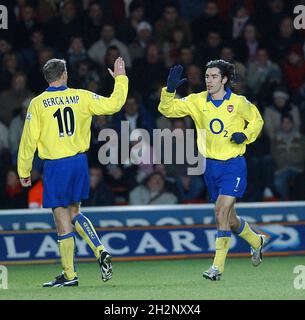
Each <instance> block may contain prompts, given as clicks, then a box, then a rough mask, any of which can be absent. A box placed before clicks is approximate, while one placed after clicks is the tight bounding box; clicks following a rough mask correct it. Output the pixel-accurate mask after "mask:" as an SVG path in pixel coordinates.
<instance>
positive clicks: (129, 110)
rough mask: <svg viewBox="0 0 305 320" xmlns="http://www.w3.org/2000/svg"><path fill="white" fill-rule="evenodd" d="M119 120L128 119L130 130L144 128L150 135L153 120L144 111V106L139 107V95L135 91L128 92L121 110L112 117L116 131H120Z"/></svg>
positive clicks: (153, 126)
mask: <svg viewBox="0 0 305 320" xmlns="http://www.w3.org/2000/svg"><path fill="white" fill-rule="evenodd" d="M121 121H128V124H129V128H130V132H131V131H133V130H135V129H139V128H144V129H146V130H147V131H148V132H149V134H150V135H151V136H152V133H153V129H154V128H155V122H154V120H153V118H152V117H150V115H149V113H147V112H145V109H144V107H142V108H141V101H140V96H139V94H138V93H136V92H129V93H128V96H127V99H126V103H125V105H124V107H123V108H122V110H121V111H120V112H118V113H116V114H115V115H114V117H113V122H114V124H115V127H116V130H117V132H121Z"/></svg>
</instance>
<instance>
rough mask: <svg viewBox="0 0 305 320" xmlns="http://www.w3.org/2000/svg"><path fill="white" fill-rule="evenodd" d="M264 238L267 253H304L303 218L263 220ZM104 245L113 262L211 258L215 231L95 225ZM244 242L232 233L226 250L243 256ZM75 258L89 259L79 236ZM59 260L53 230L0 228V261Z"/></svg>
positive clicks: (245, 251)
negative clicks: (4, 229)
mask: <svg viewBox="0 0 305 320" xmlns="http://www.w3.org/2000/svg"><path fill="white" fill-rule="evenodd" d="M258 227H259V229H261V230H262V231H263V232H264V233H266V234H267V235H268V236H269V241H268V243H267V245H266V247H265V253H266V254H267V255H283V254H305V237H304V234H305V222H301V223H280V224H263V225H259V226H258ZM97 233H98V235H99V236H100V237H101V239H102V241H103V243H104V245H105V246H106V248H107V249H108V250H109V251H110V252H111V253H112V254H113V256H114V258H115V259H117V260H141V259H170V258H185V257H205V256H212V255H213V254H214V252H215V236H216V229H215V226H213V225H193V226H168V227H137V228H103V229H102V228H99V229H98V230H97ZM249 249H250V248H249V245H248V244H247V243H246V242H245V241H244V240H243V239H241V238H239V237H238V236H236V235H234V234H233V235H232V240H231V248H230V254H231V255H237V256H243V255H247V256H248V255H249ZM76 257H77V258H78V260H80V261H81V260H83V261H88V260H94V258H93V255H92V253H91V251H90V248H89V247H88V245H87V244H86V243H85V242H84V240H82V239H80V238H78V237H77V239H76ZM58 258H59V253H58V245H57V235H56V232H55V231H54V230H44V231H42V230H41V231H1V232H0V264H12V263H26V262H31V263H32V262H51V261H53V260H57V259H58Z"/></svg>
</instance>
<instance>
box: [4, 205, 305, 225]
mask: <svg viewBox="0 0 305 320" xmlns="http://www.w3.org/2000/svg"><path fill="white" fill-rule="evenodd" d="M213 208H214V206H213V205H212V204H202V205H201V204H200V205H158V206H119V207H92V208H83V209H82V211H83V213H85V214H86V215H88V217H89V218H90V219H91V221H92V223H93V225H94V226H95V227H135V226H166V225H167V226H170V225H194V224H211V223H215V222H214V212H213ZM236 209H237V213H238V214H239V215H240V216H241V217H243V218H244V219H246V220H247V221H248V222H251V223H260V222H283V221H286V222H296V221H305V202H304V201H303V202H274V203H240V204H237V206H236ZM53 228H55V225H54V220H53V216H52V213H51V210H46V209H35V210H30V209H24V210H0V230H38V229H53Z"/></svg>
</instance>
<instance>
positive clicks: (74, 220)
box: [18, 58, 128, 287]
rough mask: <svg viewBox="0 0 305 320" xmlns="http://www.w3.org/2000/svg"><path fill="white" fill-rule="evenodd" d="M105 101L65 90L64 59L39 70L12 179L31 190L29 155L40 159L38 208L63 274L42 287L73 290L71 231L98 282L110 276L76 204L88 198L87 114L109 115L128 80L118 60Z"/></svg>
mask: <svg viewBox="0 0 305 320" xmlns="http://www.w3.org/2000/svg"><path fill="white" fill-rule="evenodd" d="M109 72H110V74H111V75H112V76H113V78H114V80H115V84H114V89H113V93H112V94H111V96H110V97H109V98H105V97H102V96H99V95H97V94H95V93H92V92H90V91H87V90H81V89H71V88H68V87H67V79H68V74H67V69H66V62H65V60H60V59H51V60H49V61H47V62H46V64H45V65H44V67H43V74H44V77H45V79H46V81H47V82H48V84H49V87H48V88H47V89H46V90H45V91H44V92H43V93H41V94H40V95H39V96H37V97H35V98H34V99H33V100H32V101H31V103H30V106H29V108H28V112H27V116H26V120H25V124H24V128H23V133H22V137H21V142H20V146H19V152H18V174H19V177H20V180H21V184H22V186H24V187H28V186H30V185H31V178H30V173H31V169H32V161H33V156H34V153H35V150H36V149H37V148H38V155H39V157H40V158H41V159H43V160H44V172H43V185H44V192H43V206H44V207H45V208H52V210H53V214H54V220H55V224H56V229H57V233H58V243H59V252H60V257H61V263H62V269H63V272H62V274H60V275H59V276H58V277H56V279H55V280H54V281H51V282H47V283H44V284H43V286H44V287H64V286H77V285H78V277H77V273H76V270H75V267H74V249H75V239H74V231H73V230H74V229H73V226H74V228H75V230H76V232H77V233H78V234H79V235H80V236H81V237H82V238H83V239H84V240H85V241H86V242H87V243H88V245H89V246H90V248H91V249H92V250H93V252H94V254H95V257H96V259H97V260H98V262H99V265H100V270H101V276H102V280H103V281H107V280H109V279H111V277H112V265H111V255H110V253H109V252H108V251H107V250H106V249H105V248H104V246H103V245H102V243H101V241H100V239H99V237H98V236H97V234H96V231H95V229H94V227H93V225H92V223H91V222H90V220H89V219H88V218H87V217H85V216H84V215H83V214H82V213H81V211H80V202H81V200H82V199H86V198H88V195H89V189H90V187H89V173H88V163H87V156H86V154H85V152H86V151H87V150H88V149H89V143H90V126H91V120H92V116H93V115H110V114H114V113H116V112H118V111H119V110H120V109H121V108H122V106H123V105H124V104H125V101H126V97H127V92H128V78H127V76H126V72H125V63H124V61H123V59H122V58H118V59H117V60H116V61H115V64H114V70H113V71H112V70H110V69H109Z"/></svg>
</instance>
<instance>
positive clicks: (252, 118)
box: [238, 97, 264, 144]
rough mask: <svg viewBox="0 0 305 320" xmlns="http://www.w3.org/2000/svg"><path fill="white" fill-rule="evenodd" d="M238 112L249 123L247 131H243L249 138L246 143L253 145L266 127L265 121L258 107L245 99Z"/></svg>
mask: <svg viewBox="0 0 305 320" xmlns="http://www.w3.org/2000/svg"><path fill="white" fill-rule="evenodd" d="M238 112H239V114H240V115H241V117H242V118H243V119H244V120H246V121H247V123H248V125H247V127H246V129H244V131H243V133H244V134H245V135H246V136H247V140H246V143H247V144H249V143H252V142H253V141H255V140H256V138H257V137H258V135H259V133H260V132H261V130H262V128H263V125H264V120H263V118H262V116H261V115H260V113H259V111H258V109H257V107H256V106H255V105H254V104H252V103H250V102H249V101H248V100H247V99H246V98H244V97H243V99H242V101H241V103H240V104H239V108H238Z"/></svg>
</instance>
